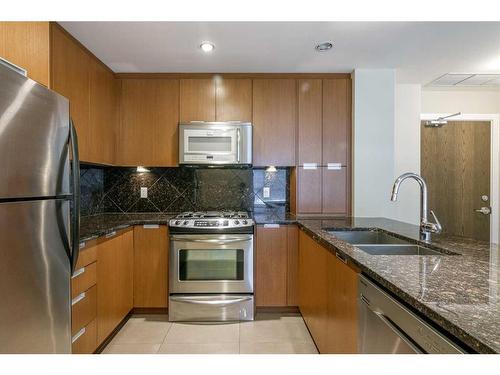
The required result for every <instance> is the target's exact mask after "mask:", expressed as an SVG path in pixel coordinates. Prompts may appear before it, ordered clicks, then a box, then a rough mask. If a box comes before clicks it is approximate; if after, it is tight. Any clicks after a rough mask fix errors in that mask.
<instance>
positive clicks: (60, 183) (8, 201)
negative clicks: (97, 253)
mask: <svg viewBox="0 0 500 375" xmlns="http://www.w3.org/2000/svg"><path fill="white" fill-rule="evenodd" d="M70 154H72V155H73V157H70ZM72 172H74V173H72ZM79 173H80V172H79V164H78V150H77V140H76V133H75V132H74V128H73V126H72V125H71V124H70V117H69V102H68V100H67V99H66V98H64V97H63V96H61V95H59V94H57V93H55V92H53V91H51V90H49V89H47V88H46V87H45V86H42V85H40V84H38V83H36V82H35V81H33V80H31V79H29V78H26V77H25V76H24V75H22V74H20V73H19V72H18V71H16V70H15V69H12V68H11V67H9V64H7V63H6V62H5V61H3V60H1V59H0V353H71V296H70V278H71V273H72V270H73V268H74V265H75V263H76V260H77V257H78V248H79V246H78V245H79V239H78V236H79V233H78V232H79Z"/></svg>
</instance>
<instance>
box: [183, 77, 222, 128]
mask: <svg viewBox="0 0 500 375" xmlns="http://www.w3.org/2000/svg"><path fill="white" fill-rule="evenodd" d="M180 87H181V88H180V120H181V122H189V121H215V81H214V79H212V78H208V79H181V83H180Z"/></svg>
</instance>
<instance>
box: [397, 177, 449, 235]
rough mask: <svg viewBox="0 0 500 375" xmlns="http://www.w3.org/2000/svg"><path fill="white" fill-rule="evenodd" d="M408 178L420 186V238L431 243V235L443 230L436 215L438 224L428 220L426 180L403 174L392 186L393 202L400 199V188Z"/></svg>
mask: <svg viewBox="0 0 500 375" xmlns="http://www.w3.org/2000/svg"><path fill="white" fill-rule="evenodd" d="M408 178H411V179H413V180H415V181H417V182H418V184H419V185H420V237H421V238H422V239H423V240H426V241H430V239H431V233H440V232H441V229H442V228H441V225H440V223H439V221H438V220H437V218H436V216H435V215H434V213H432V214H433V216H434V218H435V220H436V223H430V222H429V221H428V220H427V184H426V183H425V180H424V179H423V178H422V177H421V176H419V175H418V174H416V173H411V172H408V173H403V174H402V175H401V176H399V177H398V178H397V179H396V181H394V185H393V186H392V194H391V201H393V202H395V201H396V200H397V199H398V193H399V187H400V186H401V183H402V182H403V181H404V180H406V179H408Z"/></svg>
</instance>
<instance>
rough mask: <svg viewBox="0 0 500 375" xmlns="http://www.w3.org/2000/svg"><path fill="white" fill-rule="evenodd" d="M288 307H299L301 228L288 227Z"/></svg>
mask: <svg viewBox="0 0 500 375" xmlns="http://www.w3.org/2000/svg"><path fill="white" fill-rule="evenodd" d="M286 233H287V270H286V272H287V276H286V279H287V293H286V298H287V303H286V304H287V306H298V305H299V228H298V227H297V225H287V226H286Z"/></svg>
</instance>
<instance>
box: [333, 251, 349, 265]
mask: <svg viewBox="0 0 500 375" xmlns="http://www.w3.org/2000/svg"><path fill="white" fill-rule="evenodd" d="M335 256H336V257H337V259H339V260H340V261H342V262H343V263H345V264H347V259H346V258H344V257H342V256H341V255H340V254H339V253H337V252H335Z"/></svg>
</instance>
